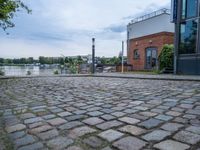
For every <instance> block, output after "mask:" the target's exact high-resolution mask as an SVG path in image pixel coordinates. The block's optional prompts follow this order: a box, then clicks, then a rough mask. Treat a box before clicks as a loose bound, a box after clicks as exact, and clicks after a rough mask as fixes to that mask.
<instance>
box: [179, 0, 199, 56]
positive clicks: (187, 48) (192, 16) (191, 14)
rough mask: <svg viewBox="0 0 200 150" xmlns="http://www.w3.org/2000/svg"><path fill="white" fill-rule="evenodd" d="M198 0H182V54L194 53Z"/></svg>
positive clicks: (180, 48)
mask: <svg viewBox="0 0 200 150" xmlns="http://www.w3.org/2000/svg"><path fill="white" fill-rule="evenodd" d="M197 9H198V0H182V14H181V22H180V39H179V41H180V44H179V53H180V54H193V53H195V52H196V49H197V48H196V43H197V27H198V20H197V11H198V10H197Z"/></svg>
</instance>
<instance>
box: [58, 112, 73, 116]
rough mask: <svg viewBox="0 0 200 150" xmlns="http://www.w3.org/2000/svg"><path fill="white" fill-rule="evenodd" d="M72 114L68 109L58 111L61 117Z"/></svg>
mask: <svg viewBox="0 0 200 150" xmlns="http://www.w3.org/2000/svg"><path fill="white" fill-rule="evenodd" d="M70 115H72V113H70V112H67V111H65V112H61V113H58V116H60V117H66V116H70Z"/></svg>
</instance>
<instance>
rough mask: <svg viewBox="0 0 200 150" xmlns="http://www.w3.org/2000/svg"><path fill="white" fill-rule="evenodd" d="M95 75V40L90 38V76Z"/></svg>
mask: <svg viewBox="0 0 200 150" xmlns="http://www.w3.org/2000/svg"><path fill="white" fill-rule="evenodd" d="M94 73H95V38H92V74H94Z"/></svg>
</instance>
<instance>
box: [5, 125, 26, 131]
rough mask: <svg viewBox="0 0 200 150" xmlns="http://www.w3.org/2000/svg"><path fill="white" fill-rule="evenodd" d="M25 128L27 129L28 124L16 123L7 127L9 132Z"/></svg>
mask: <svg viewBox="0 0 200 150" xmlns="http://www.w3.org/2000/svg"><path fill="white" fill-rule="evenodd" d="M23 129H26V126H25V125H24V124H17V125H14V126H9V127H7V128H6V131H7V132H8V133H12V132H16V131H20V130H23Z"/></svg>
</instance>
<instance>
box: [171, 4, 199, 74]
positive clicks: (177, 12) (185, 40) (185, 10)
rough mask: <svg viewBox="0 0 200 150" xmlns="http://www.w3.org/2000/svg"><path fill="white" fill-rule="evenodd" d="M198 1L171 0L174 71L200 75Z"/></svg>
mask: <svg viewBox="0 0 200 150" xmlns="http://www.w3.org/2000/svg"><path fill="white" fill-rule="evenodd" d="M199 6H200V1H199V0H172V11H173V13H172V17H171V18H172V22H174V23H175V30H176V34H175V37H176V41H175V66H174V68H175V73H178V74H196V75H200V26H199V23H200V18H199V17H200V16H199V15H200V13H199V12H200V9H199Z"/></svg>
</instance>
